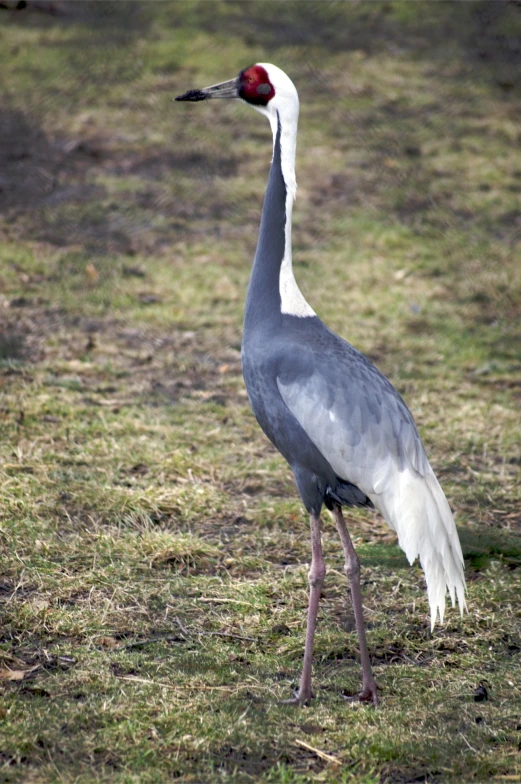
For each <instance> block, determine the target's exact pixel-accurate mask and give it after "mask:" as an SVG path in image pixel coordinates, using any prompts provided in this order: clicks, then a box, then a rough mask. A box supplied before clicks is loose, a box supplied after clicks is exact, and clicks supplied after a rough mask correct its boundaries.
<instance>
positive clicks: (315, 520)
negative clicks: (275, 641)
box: [290, 514, 326, 705]
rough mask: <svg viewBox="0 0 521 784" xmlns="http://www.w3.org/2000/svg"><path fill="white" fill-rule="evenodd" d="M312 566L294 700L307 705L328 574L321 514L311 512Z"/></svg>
mask: <svg viewBox="0 0 521 784" xmlns="http://www.w3.org/2000/svg"><path fill="white" fill-rule="evenodd" d="M310 523H311V568H310V570H309V575H308V579H309V608H308V622H307V627H306V647H305V650H304V664H303V666H302V675H301V676H300V686H299V690H298V694H297V695H296V697H295V699H294V700H290V702H293V703H295V704H297V705H305V704H306V703H307V702H309V701H310V700H311V698H312V696H313V695H312V692H311V667H312V663H313V641H314V638H315V629H316V626H317V614H318V604H319V602H320V593H321V591H322V585H323V584H324V577H325V575H326V566H325V564H324V558H323V556H322V539H321V533H320V515H315V514H311V515H310Z"/></svg>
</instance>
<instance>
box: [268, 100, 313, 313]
mask: <svg viewBox="0 0 521 784" xmlns="http://www.w3.org/2000/svg"><path fill="white" fill-rule="evenodd" d="M281 108H282V112H280V111H277V112H276V113H275V115H271V114H270V115H268V116H269V119H270V124H271V129H272V131H273V143H274V144H275V142H276V139H277V130H278V127H277V126H278V115H279V116H280V114H282V115H283V117H284V119H283V120H282V119H281V120H280V123H281V133H280V161H281V168H282V176H283V178H284V183H285V185H286V226H285V241H284V257H283V259H282V264H281V265H280V273H279V292H280V309H281V312H282V313H285V314H287V315H288V316H297V317H298V318H308V317H310V316H316V313H315V311H314V310H313V308H312V307H311V305H309V303H308V302H306V299H305V298H304V295H303V294H302V292H301V290H300V289H299V287H298V284H297V281H296V280H295V276H294V275H293V263H292V257H291V216H292V212H293V201H294V199H295V196H296V192H297V181H296V179H295V152H296V146H297V122H298V104H297V111H296V112H295V111H294V110H293V111H291V112H287V113H286V112H284V108H285V107H281ZM288 108H289V107H288Z"/></svg>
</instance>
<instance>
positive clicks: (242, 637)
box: [175, 618, 257, 642]
mask: <svg viewBox="0 0 521 784" xmlns="http://www.w3.org/2000/svg"><path fill="white" fill-rule="evenodd" d="M175 620H176V623H177V625H178V626H179V628H180V629H181V631H182V632H183V634H185V635H187V636H188V637H193V636H194V635H196V636H198V637H199V636H203V635H204V636H205V637H231V639H232V640H246V642H257V639H256V638H255V637H246V636H245V635H243V634H233V633H232V632H204V631H196V632H189V631H188V629H185V627H184V626H183V624H182V623H181V621H180V620H179V618H176V619H175Z"/></svg>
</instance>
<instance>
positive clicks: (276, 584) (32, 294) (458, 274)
mask: <svg viewBox="0 0 521 784" xmlns="http://www.w3.org/2000/svg"><path fill="white" fill-rule="evenodd" d="M29 5H30V4H29ZM57 6H58V12H57V13H56V14H54V15H51V14H47V13H44V12H42V11H40V12H38V11H36V10H32V9H31V8H30V7H29V8H28V9H26V10H24V11H18V12H14V11H13V12H8V11H5V10H3V11H2V10H0V14H2V21H3V23H4V24H3V26H2V28H1V30H0V45H1V46H2V48H3V49H5V50H6V51H7V52H8V53H9V57H8V58H7V61H6V63H5V64H4V66H3V74H2V75H3V79H4V82H5V85H6V90H5V91H4V95H3V97H2V99H1V104H0V109H1V111H0V142H1V144H0V171H1V174H0V186H1V191H0V296H1V304H2V307H1V308H0V370H1V387H0V410H1V417H2V418H1V422H2V424H1V427H2V439H1V443H0V474H1V477H2V489H3V492H2V497H1V500H0V548H1V558H2V576H1V577H0V607H1V617H2V620H1V626H0V629H1V635H0V690H1V691H2V705H1V706H0V780H1V781H5V782H35V783H36V782H38V783H39V782H78V783H81V782H93V781H96V782H125V783H126V782H137V781H139V782H164V781H169V780H171V779H177V780H180V781H186V782H199V781H204V782H210V781H211V782H213V781H223V782H226V781H233V782H235V781H237V782H242V781H245V782H247V781H251V780H255V781H263V782H270V783H271V782H273V783H277V784H283V783H287V784H297V783H298V784H303V783H304V782H309V781H325V782H331V784H333V783H334V784H337V782H346V783H347V782H364V783H366V784H376V782H378V784H380V782H382V783H383V782H393V783H394V782H396V784H398V783H400V784H401V782H413V781H428V782H439V783H440V784H442V783H444V782H447V783H448V782H462V781H463V782H473V781H476V782H478V781H517V780H521V765H520V762H519V744H520V742H521V730H520V728H521V723H520V722H521V692H520V688H519V683H520V682H521V665H520V650H521V627H520V613H519V606H518V595H519V574H520V571H519V569H520V565H521V539H520V532H521V489H520V488H521V485H520V481H519V480H520V466H521V448H520V443H521V425H520V420H519V405H520V399H521V397H520V396H521V387H520V383H519V377H520V368H521V364H520V363H521V360H520V354H519V345H520V339H521V318H520V317H521V264H520V260H521V259H520V236H521V235H520V222H519V221H520V212H519V192H520V188H521V179H520V178H521V168H520V166H519V162H518V156H517V146H518V141H519V131H518V128H519V119H520V111H519V69H520V64H519V50H518V48H516V46H517V44H516V40H517V38H516V30H518V29H519V14H518V11H517V9H515V6H514V5H513V4H509V3H501V2H496V3H485V2H482V3H474V2H472V3H466V4H442V5H439V4H434V5H433V4H431V3H415V4H412V3H405V2H400V1H397V2H395V3H392V4H390V3H380V2H374V3H370V4H369V3H361V4H347V3H330V4H324V3H314V2H310V3H305V4H304V3H301V4H296V3H294V2H286V3H284V4H274V3H265V2H263V1H261V0H259V1H258V2H255V3H250V2H248V3H229V2H212V3H207V2H177V3H169V2H163V3H154V4H137V3H126V2H117V3H114V2H103V3H94V4H93V3H82V4H75V5H73V4H68V5H64V4H63V3H58V4H57ZM62 6H63V7H62ZM255 60H260V61H265V60H268V61H274V62H276V63H278V64H279V65H281V66H282V67H283V68H285V70H287V71H288V73H290V74H291V76H292V77H294V79H295V82H296V83H297V86H298V89H299V92H300V95H301V103H302V108H301V130H300V135H299V149H298V160H297V167H298V170H297V174H298V179H299V192H298V199H297V202H296V206H295V216H294V218H295V228H294V238H295V239H294V241H295V257H296V258H295V267H296V274H297V277H298V280H299V283H300V284H301V286H302V289H303V291H304V292H305V294H306V295H307V297H308V299H309V300H310V302H311V303H312V305H313V307H314V309H315V310H316V311H317V312H318V313H319V314H320V315H321V316H322V317H323V319H324V320H325V321H326V322H327V323H328V324H329V325H330V326H331V327H332V328H333V329H335V330H336V331H338V332H340V333H341V334H342V335H344V336H345V337H347V338H348V339H349V340H350V341H351V342H352V343H353V344H355V345H356V346H357V347H359V348H361V349H362V350H364V351H365V352H366V353H367V354H368V355H369V356H370V357H371V358H372V359H373V360H374V361H375V362H376V363H377V365H378V366H379V367H380V368H381V369H382V370H383V371H384V372H385V373H386V374H387V375H388V376H389V377H390V378H391V379H392V380H393V383H395V385H396V386H397V388H398V389H399V390H400V392H401V393H402V394H403V395H404V396H405V398H406V400H407V403H408V404H409V406H410V407H411V409H412V410H413V412H414V414H415V417H416V419H417V422H418V424H419V427H420V430H421V432H422V435H423V437H424V441H425V443H426V446H427V449H428V452H429V454H430V456H431V458H432V462H433V465H434V467H435V469H436V471H437V473H438V474H439V476H440V479H441V482H442V484H443V486H444V488H445V490H446V493H447V495H448V497H449V499H450V501H451V504H452V505H453V507H454V508H455V509H456V511H457V517H456V520H457V524H458V527H459V531H460V535H461V540H462V544H463V549H464V554H465V558H466V574H467V580H468V602H469V613H468V615H465V617H464V618H462V619H461V618H460V617H459V615H458V614H457V612H456V611H449V612H448V614H447V618H446V623H445V625H444V626H441V627H437V628H436V630H435V632H434V634H432V635H431V633H430V628H429V619H428V607H427V600H426V595H425V590H424V580H423V576H422V572H421V570H420V569H419V567H418V566H417V565H415V566H413V567H412V568H411V567H409V565H408V564H407V562H406V560H405V558H404V556H403V554H402V553H401V551H400V550H399V548H398V547H397V545H396V542H395V539H394V536H393V534H392V532H391V531H390V530H389V529H388V528H387V527H386V526H385V524H384V523H383V521H382V520H381V519H380V518H379V517H377V516H375V515H372V514H371V513H362V512H350V513H349V514H348V515H347V518H348V523H349V527H350V531H351V533H352V536H353V538H354V540H355V543H356V545H357V549H358V551H359V553H360V557H361V560H362V566H363V582H364V586H363V590H364V604H365V608H366V614H367V622H368V640H369V648H370V653H371V658H372V661H373V666H374V670H375V674H376V677H377V681H378V685H379V687H380V694H381V706H380V708H379V709H378V710H372V709H371V708H368V707H367V706H363V705H359V704H351V703H349V702H346V701H345V700H343V699H342V696H343V695H351V694H355V693H356V692H357V690H358V688H359V685H360V668H359V664H358V658H357V642H356V634H355V632H354V622H353V616H352V612H351V607H350V603H349V602H348V600H347V594H346V584H345V578H344V576H343V573H342V557H341V551H340V547H339V545H338V543H337V541H336V537H335V535H334V527H333V526H332V525H331V523H330V522H329V519H327V516H325V533H324V546H325V553H326V557H327V564H328V569H329V571H328V576H327V581H326V584H325V589H324V595H323V599H322V604H321V610H320V617H319V628H318V633H317V639H316V652H315V667H314V678H315V681H314V683H315V693H316V699H315V700H314V701H313V704H312V705H311V706H310V707H308V708H304V709H301V710H295V709H293V708H290V707H288V706H285V705H282V704H280V700H283V699H285V698H287V697H289V696H290V694H291V690H292V689H293V688H294V687H295V685H296V683H297V681H298V676H299V671H300V666H301V659H302V654H303V642H304V624H305V613H306V606H307V564H308V562H309V545H308V541H307V536H308V534H307V521H306V519H305V515H304V513H303V510H302V508H301V505H300V503H299V501H298V498H297V495H296V491H295V489H294V486H293V482H292V478H291V474H290V471H289V469H288V468H287V466H286V465H285V463H284V461H283V460H282V458H280V456H278V454H277V453H276V452H275V451H274V450H273V449H272V448H271V446H270V445H269V444H268V443H267V442H266V440H265V438H264V437H263V435H262V433H261V432H260V431H259V428H258V427H257V425H256V423H255V421H254V419H253V416H252V414H251V412H250V410H249V407H248V401H247V398H246V394H245V391H244V387H243V382H242V378H241V370H240V335H241V319H242V306H243V305H242V303H243V300H244V295H245V290H246V286H247V280H248V275H249V264H250V259H251V258H252V256H253V253H254V248H255V242H256V232H257V225H258V219H259V212H260V205H261V200H262V194H263V190H264V187H265V181H266V176H267V169H268V165H269V157H270V135H269V129H268V128H267V126H266V127H265V126H264V124H263V123H262V121H261V120H260V118H259V117H258V116H257V115H255V114H254V113H252V112H249V111H248V110H247V109H246V108H244V107H240V106H238V105H222V106H221V105H219V106H213V105H212V106H197V107H191V106H188V107H186V106H177V105H175V104H173V103H172V101H171V99H172V97H174V96H175V95H176V94H179V93H180V92H182V91H184V90H185V89H187V88H190V87H192V86H194V87H196V86H200V85H204V84H210V83H213V82H216V81H218V80H220V79H226V78H230V76H232V75H233V74H234V73H235V72H237V71H238V70H239V69H240V68H242V67H244V66H245V65H246V64H248V63H250V62H252V61H255ZM480 684H483V685H484V687H485V689H486V697H487V698H486V699H482V700H481V701H480V696H481V697H484V696H485V692H484V691H483V688H482V689H481V691H476V690H477V689H479V687H480Z"/></svg>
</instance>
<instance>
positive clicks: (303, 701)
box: [280, 691, 314, 708]
mask: <svg viewBox="0 0 521 784" xmlns="http://www.w3.org/2000/svg"><path fill="white" fill-rule="evenodd" d="M313 696H314V695H313V694H312V692H309V694H307V693H305V694H304V693H303V694H302V696H301V695H300V691H294V692H293V697H291V699H289V700H281V701H280V705H296V706H298V707H299V708H301V707H302V706H303V705H309V703H310V702H311V700H312V699H313Z"/></svg>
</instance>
